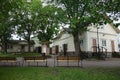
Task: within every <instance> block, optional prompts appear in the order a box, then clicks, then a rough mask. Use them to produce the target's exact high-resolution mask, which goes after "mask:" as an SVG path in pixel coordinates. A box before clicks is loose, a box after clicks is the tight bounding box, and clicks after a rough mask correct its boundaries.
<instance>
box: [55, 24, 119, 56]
mask: <svg viewBox="0 0 120 80" xmlns="http://www.w3.org/2000/svg"><path fill="white" fill-rule="evenodd" d="M119 32H120V31H119V30H118V29H117V28H115V27H114V26H113V25H112V24H106V25H102V26H99V29H98V28H97V27H94V26H89V27H88V31H86V32H84V33H83V34H82V35H81V36H79V38H80V46H81V50H82V51H85V52H95V51H96V48H95V46H96V47H97V46H98V44H99V47H100V49H102V50H103V51H106V50H107V52H108V53H109V54H108V56H111V53H112V52H119V49H118V33H119ZM53 46H54V47H55V48H56V53H59V52H61V51H64V49H65V48H67V52H68V53H74V51H75V48H74V41H73V36H72V35H71V34H69V33H67V32H62V33H60V34H59V37H58V38H56V39H55V40H54V42H53Z"/></svg>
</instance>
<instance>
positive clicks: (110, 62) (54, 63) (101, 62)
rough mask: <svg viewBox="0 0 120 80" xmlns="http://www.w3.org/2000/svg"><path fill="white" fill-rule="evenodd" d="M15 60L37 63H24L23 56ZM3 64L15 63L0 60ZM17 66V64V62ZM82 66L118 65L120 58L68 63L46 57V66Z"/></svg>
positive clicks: (21, 62)
mask: <svg viewBox="0 0 120 80" xmlns="http://www.w3.org/2000/svg"><path fill="white" fill-rule="evenodd" d="M17 61H19V62H20V66H36V65H37V63H35V62H30V63H25V62H24V60H23V58H18V59H17ZM2 65H5V66H9V65H16V64H11V63H2V62H0V66H2ZM17 65H18V66H19V64H17ZM38 65H39V66H45V65H46V64H45V63H44V62H40V63H39V64H38ZM68 65H69V66H78V65H79V66H82V67H120V58H107V59H106V60H105V61H104V60H83V61H82V62H81V61H80V62H79V64H78V62H77V61H70V62H69V63H68V62H67V61H60V62H59V63H57V61H56V59H55V56H52V58H48V59H47V66H48V67H55V66H68Z"/></svg>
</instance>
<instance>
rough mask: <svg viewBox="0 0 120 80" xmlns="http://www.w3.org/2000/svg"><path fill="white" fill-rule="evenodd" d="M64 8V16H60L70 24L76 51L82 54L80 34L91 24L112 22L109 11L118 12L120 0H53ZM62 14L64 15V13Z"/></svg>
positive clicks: (62, 20) (60, 18) (59, 18)
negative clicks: (108, 14)
mask: <svg viewBox="0 0 120 80" xmlns="http://www.w3.org/2000/svg"><path fill="white" fill-rule="evenodd" d="M52 2H54V4H55V5H56V6H58V7H61V8H62V9H63V10H64V13H63V14H64V17H61V16H60V17H58V20H60V21H61V22H62V23H63V24H68V25H69V30H67V31H68V32H69V33H71V34H72V35H73V38H74V44H75V53H76V54H80V52H81V50H80V45H79V37H80V36H79V34H83V33H84V32H85V31H87V27H88V26H89V25H90V24H91V23H94V24H103V23H106V22H111V21H112V20H110V19H109V18H108V17H107V13H111V12H118V11H117V10H119V8H118V7H119V4H120V3H119V2H120V1H119V0H52ZM63 14H62V15H63Z"/></svg>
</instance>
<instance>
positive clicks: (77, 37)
mask: <svg viewBox="0 0 120 80" xmlns="http://www.w3.org/2000/svg"><path fill="white" fill-rule="evenodd" d="M73 38H74V46H75V54H76V55H78V56H80V53H81V49H80V43H79V34H76V35H73Z"/></svg>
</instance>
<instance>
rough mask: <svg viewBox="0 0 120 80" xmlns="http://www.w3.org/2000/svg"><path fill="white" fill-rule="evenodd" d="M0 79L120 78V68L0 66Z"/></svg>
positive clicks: (105, 79)
mask: <svg viewBox="0 0 120 80" xmlns="http://www.w3.org/2000/svg"><path fill="white" fill-rule="evenodd" d="M0 80H120V68H60V67H59V68H58V67H56V68H48V67H0Z"/></svg>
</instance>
